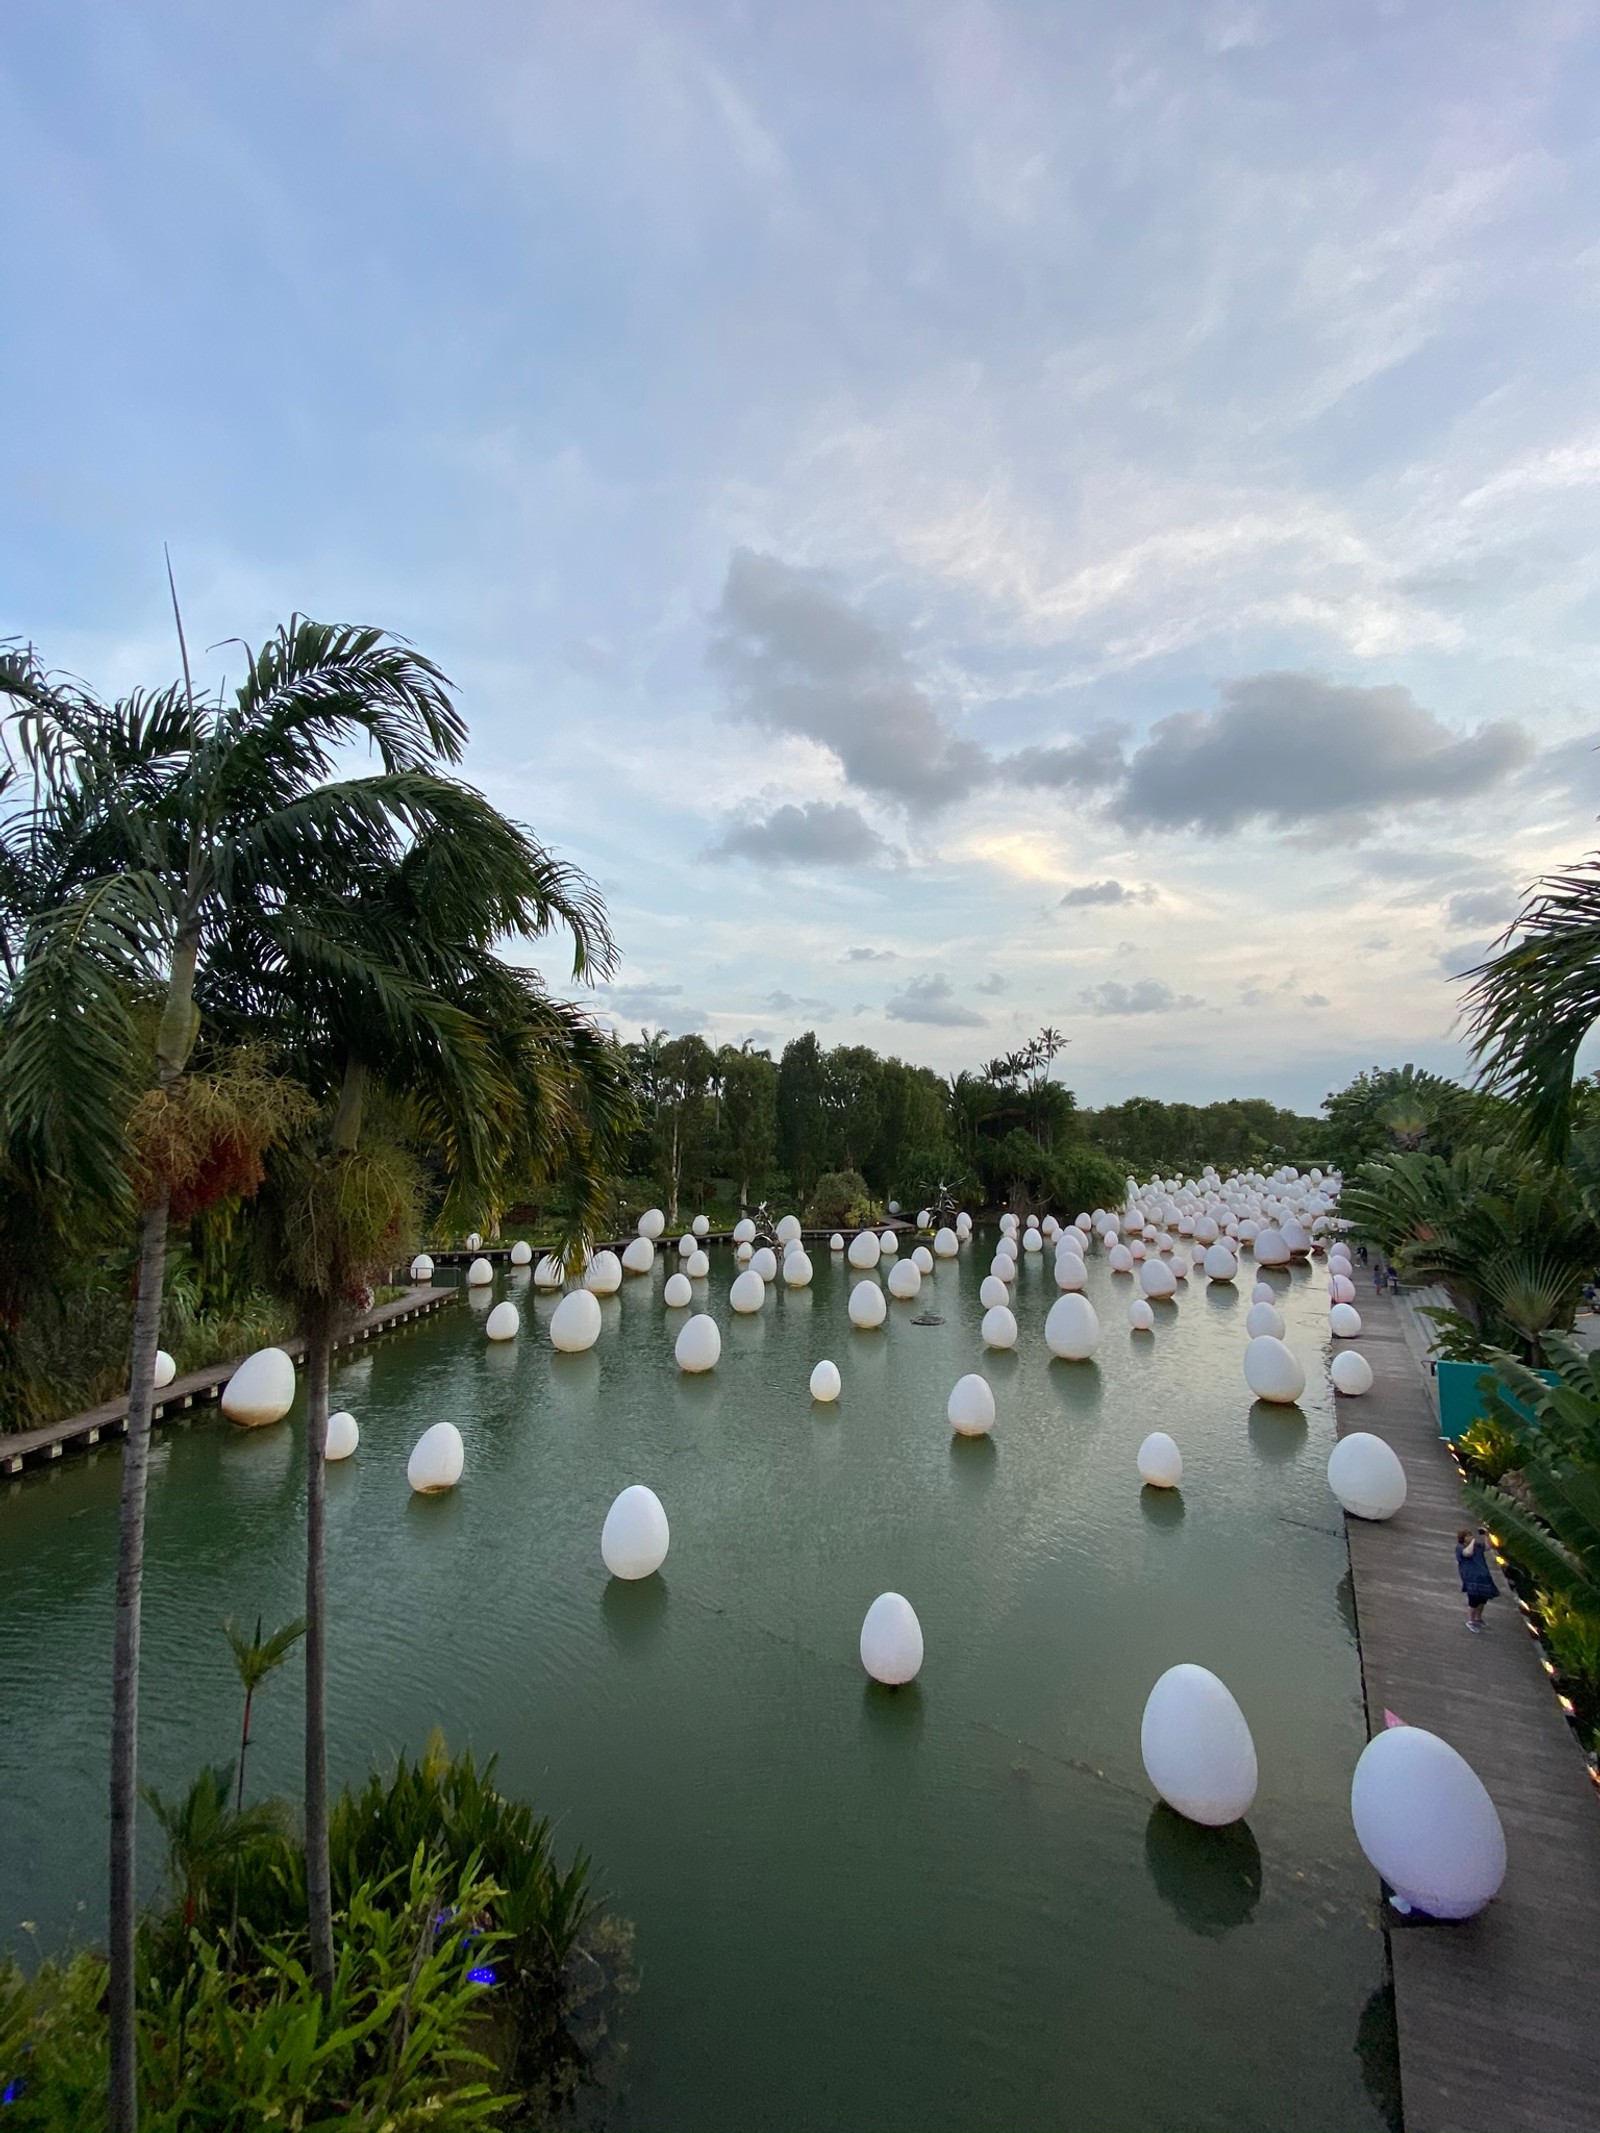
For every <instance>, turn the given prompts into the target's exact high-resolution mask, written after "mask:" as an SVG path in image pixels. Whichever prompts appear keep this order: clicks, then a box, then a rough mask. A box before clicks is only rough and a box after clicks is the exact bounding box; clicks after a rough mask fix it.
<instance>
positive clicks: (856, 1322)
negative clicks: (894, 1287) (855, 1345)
mask: <svg viewBox="0 0 1600 2133" xmlns="http://www.w3.org/2000/svg"><path fill="white" fill-rule="evenodd" d="M888 1315H889V1306H888V1305H887V1304H886V1303H885V1302H884V1300H883V1291H882V1289H880V1288H879V1287H878V1284H877V1283H876V1282H875V1281H858V1282H857V1283H856V1285H855V1287H854V1288H853V1289H852V1290H851V1291H850V1323H851V1325H852V1326H859V1327H860V1328H861V1329H862V1331H863V1332H866V1333H870V1332H871V1330H872V1328H873V1327H874V1326H881V1325H882V1324H883V1322H884V1320H885V1319H886V1318H887V1317H888Z"/></svg>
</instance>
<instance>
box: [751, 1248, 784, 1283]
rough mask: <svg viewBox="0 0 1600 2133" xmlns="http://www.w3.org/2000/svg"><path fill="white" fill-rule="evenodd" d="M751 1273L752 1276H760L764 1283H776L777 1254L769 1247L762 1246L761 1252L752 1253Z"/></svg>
mask: <svg viewBox="0 0 1600 2133" xmlns="http://www.w3.org/2000/svg"><path fill="white" fill-rule="evenodd" d="M750 1271H751V1273H752V1274H759V1275H760V1276H761V1278H762V1280H763V1281H776V1280H777V1278H778V1255H777V1253H776V1252H774V1251H773V1250H772V1249H771V1247H770V1246H769V1245H765V1244H764V1245H762V1247H761V1249H760V1250H759V1251H757V1252H752V1253H751V1255H750Z"/></svg>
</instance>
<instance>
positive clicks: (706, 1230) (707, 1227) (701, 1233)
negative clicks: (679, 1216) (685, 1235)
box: [689, 1215, 711, 1237]
mask: <svg viewBox="0 0 1600 2133" xmlns="http://www.w3.org/2000/svg"><path fill="white" fill-rule="evenodd" d="M689 1227H690V1228H691V1229H692V1230H693V1231H694V1233H695V1235H696V1236H697V1237H709V1236H710V1234H711V1217H710V1216H709V1215H696V1216H695V1218H694V1220H693V1221H692V1222H691V1223H690V1224H689Z"/></svg>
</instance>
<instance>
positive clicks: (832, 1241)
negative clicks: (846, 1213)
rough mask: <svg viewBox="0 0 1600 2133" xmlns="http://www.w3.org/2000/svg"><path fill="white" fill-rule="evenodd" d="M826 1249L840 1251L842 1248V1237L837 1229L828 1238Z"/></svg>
mask: <svg viewBox="0 0 1600 2133" xmlns="http://www.w3.org/2000/svg"><path fill="white" fill-rule="evenodd" d="M828 1249H829V1251H830V1252H842V1251H843V1250H844V1239H843V1237H841V1236H840V1234H839V1232H838V1231H837V1230H835V1231H834V1233H833V1235H832V1236H831V1237H830V1238H829V1239H828Z"/></svg>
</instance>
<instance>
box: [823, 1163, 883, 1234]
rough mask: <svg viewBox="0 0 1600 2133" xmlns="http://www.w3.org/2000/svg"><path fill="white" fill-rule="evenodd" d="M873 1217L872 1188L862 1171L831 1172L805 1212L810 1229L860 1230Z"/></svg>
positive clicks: (824, 1178)
mask: <svg viewBox="0 0 1600 2133" xmlns="http://www.w3.org/2000/svg"><path fill="white" fill-rule="evenodd" d="M872 1215H873V1199H872V1188H871V1187H870V1186H869V1185H868V1183H867V1181H866V1179H865V1178H864V1177H863V1176H862V1175H861V1173H860V1171H859V1170H829V1171H825V1172H824V1173H823V1175H822V1176H821V1177H820V1178H818V1180H817V1184H816V1190H815V1191H814V1192H813V1193H812V1195H811V1200H810V1204H809V1205H808V1206H807V1208H806V1225H807V1227H808V1228H810V1229H859V1228H860V1227H861V1225H862V1224H863V1223H864V1222H869V1221H871V1219H872Z"/></svg>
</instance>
